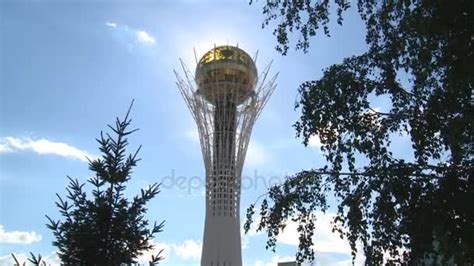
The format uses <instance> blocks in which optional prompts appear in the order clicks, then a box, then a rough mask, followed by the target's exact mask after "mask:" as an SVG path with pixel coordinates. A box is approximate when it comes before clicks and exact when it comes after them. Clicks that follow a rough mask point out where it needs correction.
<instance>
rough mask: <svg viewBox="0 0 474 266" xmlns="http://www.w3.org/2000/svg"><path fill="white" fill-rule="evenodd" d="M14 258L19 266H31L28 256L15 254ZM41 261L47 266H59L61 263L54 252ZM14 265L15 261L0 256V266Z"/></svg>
mask: <svg viewBox="0 0 474 266" xmlns="http://www.w3.org/2000/svg"><path fill="white" fill-rule="evenodd" d="M35 255H36V254H35ZM15 258H16V259H17V260H18V262H19V263H20V265H23V263H24V265H33V264H32V263H31V262H30V261H29V260H28V258H30V255H29V254H25V253H16V254H15ZM41 261H44V262H45V263H46V264H47V265H48V266H59V265H61V261H60V260H59V256H58V254H57V253H56V252H52V253H51V254H50V255H48V256H46V257H43V259H42V260H41ZM11 265H15V260H14V259H13V257H12V256H11V254H9V255H5V256H0V266H11Z"/></svg>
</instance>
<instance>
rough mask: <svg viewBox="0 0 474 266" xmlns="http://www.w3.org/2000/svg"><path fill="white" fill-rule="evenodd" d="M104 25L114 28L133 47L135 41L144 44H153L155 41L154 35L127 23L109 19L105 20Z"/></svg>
mask: <svg viewBox="0 0 474 266" xmlns="http://www.w3.org/2000/svg"><path fill="white" fill-rule="evenodd" d="M105 25H106V26H107V27H110V28H112V29H114V30H116V32H117V33H118V34H119V36H121V37H122V38H125V40H126V42H128V45H129V46H132V47H133V46H134V45H135V44H136V43H140V44H146V45H154V44H155V43H156V40H155V37H153V36H152V35H151V34H150V33H148V32H146V31H144V30H138V29H134V28H132V27H129V26H127V25H119V24H118V23H115V22H110V21H107V22H105Z"/></svg>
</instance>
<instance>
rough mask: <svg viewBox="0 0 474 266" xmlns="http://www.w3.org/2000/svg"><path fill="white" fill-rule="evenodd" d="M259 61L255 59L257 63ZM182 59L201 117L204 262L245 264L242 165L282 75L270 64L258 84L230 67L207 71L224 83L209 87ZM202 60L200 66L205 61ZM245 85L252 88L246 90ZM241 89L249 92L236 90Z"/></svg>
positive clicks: (209, 265) (186, 93)
mask: <svg viewBox="0 0 474 266" xmlns="http://www.w3.org/2000/svg"><path fill="white" fill-rule="evenodd" d="M237 49H238V48H237ZM249 58H250V57H249ZM255 59H256V58H255V57H254V58H253V59H252V64H253V66H254V61H255ZM180 61H181V66H182V70H183V73H184V76H183V77H182V76H180V75H179V74H178V73H177V72H176V71H175V75H176V78H177V82H176V83H177V86H178V88H179V90H180V92H181V94H182V96H183V98H184V100H185V102H186V104H187V106H188V108H189V110H190V111H191V114H192V115H193V118H194V120H195V121H196V124H197V128H198V131H199V139H200V144H201V151H202V156H203V159H204V166H205V170H206V221H205V228H204V239H203V250H202V256H201V265H202V266H240V265H242V255H241V240H240V192H241V174H242V168H243V164H244V161H245V155H246V152H247V148H248V144H249V140H250V136H251V132H252V127H253V125H254V124H255V121H256V120H257V118H258V116H259V115H260V113H261V111H262V109H263V107H264V106H265V104H266V103H267V101H268V99H269V98H270V96H271V94H272V93H273V91H274V90H275V88H276V82H275V81H276V78H277V76H278V74H275V75H274V76H269V74H268V73H269V70H270V67H271V63H270V64H269V65H268V66H267V67H265V69H264V70H263V71H262V72H261V74H260V75H258V77H255V78H256V79H255V80H254V81H253V84H246V82H247V80H242V77H241V74H239V72H238V71H229V70H228V69H226V71H225V76H224V74H222V77H219V76H216V75H219V73H217V74H216V72H212V73H211V72H209V73H211V74H212V77H211V76H210V75H211V74H209V73H207V74H205V76H204V79H206V80H211V81H212V80H214V81H217V80H219V82H210V83H209V84H208V85H207V87H206V88H205V91H203V86H204V85H202V84H200V83H199V82H200V81H198V80H197V79H196V78H195V77H194V75H193V74H192V73H191V72H190V71H189V69H188V68H187V67H186V65H185V64H184V63H183V61H182V60H180ZM196 63H197V65H198V66H199V63H200V62H199V63H198V62H196ZM255 71H256V70H255ZM222 73H224V72H222ZM255 73H256V72H255ZM208 75H209V77H208ZM242 86H246V87H249V88H251V89H250V90H248V93H245V91H246V90H244V89H242V88H243V87H242ZM235 91H240V92H242V91H243V92H242V93H231V92H235ZM242 95H244V97H243V96H242Z"/></svg>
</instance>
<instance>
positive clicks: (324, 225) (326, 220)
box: [277, 212, 351, 254]
mask: <svg viewBox="0 0 474 266" xmlns="http://www.w3.org/2000/svg"><path fill="white" fill-rule="evenodd" d="M334 215H335V214H334V213H322V212H317V213H316V219H317V220H316V223H315V233H314V238H313V242H314V243H315V249H316V251H319V252H333V253H347V254H350V252H351V249H350V246H349V243H348V242H347V240H345V239H341V238H340V236H339V234H338V233H336V232H335V233H333V232H332V225H331V222H332V221H333V217H334ZM297 228H298V224H297V223H296V222H293V221H289V222H288V223H287V225H286V227H285V230H284V231H283V232H282V233H280V234H279V235H278V236H277V240H278V242H279V243H283V244H287V245H292V246H297V245H298V243H299V240H298V236H299V234H298V231H297Z"/></svg>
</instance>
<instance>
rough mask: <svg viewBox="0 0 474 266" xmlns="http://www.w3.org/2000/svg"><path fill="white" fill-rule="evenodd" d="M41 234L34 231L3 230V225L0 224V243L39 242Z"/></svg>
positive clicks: (26, 243) (25, 243)
mask: <svg viewBox="0 0 474 266" xmlns="http://www.w3.org/2000/svg"><path fill="white" fill-rule="evenodd" d="M40 240H41V235H39V234H38V233H36V232H33V231H31V232H24V231H9V232H8V231H5V229H4V228H3V225H0V244H24V245H28V244H32V243H35V242H39V241H40Z"/></svg>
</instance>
